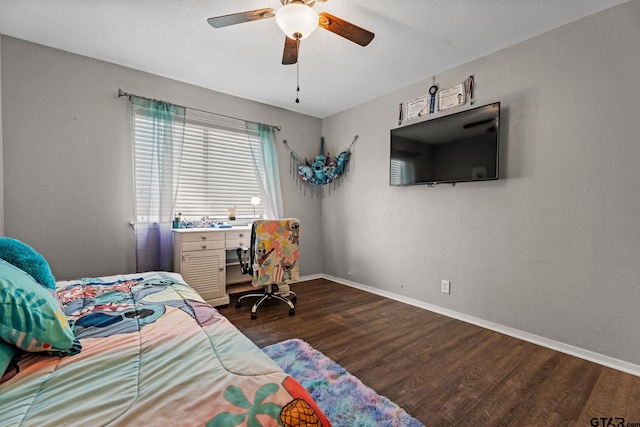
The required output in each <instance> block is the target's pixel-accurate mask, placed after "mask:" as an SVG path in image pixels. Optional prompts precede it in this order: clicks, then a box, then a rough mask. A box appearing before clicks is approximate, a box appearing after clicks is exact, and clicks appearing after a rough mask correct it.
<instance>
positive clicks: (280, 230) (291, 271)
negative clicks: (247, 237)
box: [236, 218, 300, 319]
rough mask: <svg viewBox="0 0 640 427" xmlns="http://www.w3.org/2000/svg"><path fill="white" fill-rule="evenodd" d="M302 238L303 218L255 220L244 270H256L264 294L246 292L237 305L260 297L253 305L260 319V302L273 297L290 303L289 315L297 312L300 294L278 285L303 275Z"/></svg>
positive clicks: (256, 280) (253, 312)
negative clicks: (301, 272) (249, 257)
mask: <svg viewBox="0 0 640 427" xmlns="http://www.w3.org/2000/svg"><path fill="white" fill-rule="evenodd" d="M299 238H300V221H299V220H297V219H295V218H287V219H276V220H256V221H255V222H254V223H253V228H252V231H251V248H250V249H249V252H250V256H251V260H250V262H248V263H246V264H245V267H243V271H245V272H246V273H250V274H251V273H253V280H252V284H253V286H255V287H258V286H262V287H264V293H262V294H258V293H256V294H248V295H243V296H241V297H240V298H238V301H237V302H236V307H240V305H241V301H242V300H244V299H245V298H260V299H259V300H258V301H257V302H256V303H255V304H253V307H252V308H251V318H252V319H255V318H256V311H257V310H258V307H259V306H260V304H262V303H263V302H265V301H266V300H270V299H276V300H279V301H282V302H284V303H286V304H288V305H289V316H293V314H294V313H295V305H294V304H295V303H296V294H295V293H294V292H292V291H290V290H289V291H284V292H281V291H280V290H279V289H278V285H281V284H289V283H292V282H295V281H297V280H298V278H299V268H298V240H299ZM239 256H240V252H239ZM241 264H243V263H242V262H241ZM249 266H251V268H248V267H249ZM287 296H289V297H290V298H287Z"/></svg>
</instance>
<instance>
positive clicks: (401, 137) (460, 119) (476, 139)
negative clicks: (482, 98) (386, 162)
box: [389, 102, 500, 185]
mask: <svg viewBox="0 0 640 427" xmlns="http://www.w3.org/2000/svg"><path fill="white" fill-rule="evenodd" d="M499 140H500V103H499V102H496V103H493V104H489V105H485V106H483V107H477V108H473V109H471V110H466V111H462V112H459V113H455V114H450V115H448V116H443V117H438V118H435V119H431V120H427V121H423V122H420V123H414V124H412V125H408V126H404V127H400V128H396V129H392V130H391V156H390V167H389V169H390V173H389V184H390V185H415V184H428V185H433V184H440V183H448V184H453V183H456V182H468V181H487V180H493V179H498V150H499Z"/></svg>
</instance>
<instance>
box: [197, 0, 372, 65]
mask: <svg viewBox="0 0 640 427" xmlns="http://www.w3.org/2000/svg"><path fill="white" fill-rule="evenodd" d="M319 1H321V2H323V3H324V2H326V1H327V0H319ZM280 2H281V3H282V5H283V6H282V7H281V8H280V9H278V11H275V10H274V9H272V8H265V9H257V10H250V11H247V12H240V13H232V14H230V15H222V16H214V17H213V18H209V19H208V20H207V21H208V22H209V24H211V26H212V27H214V28H222V27H227V26H229V25H235V24H241V23H243V22H250V21H258V20H261V19H266V18H272V17H274V16H275V18H276V23H277V24H278V26H279V27H280V29H281V30H282V31H283V32H284V33H285V41H284V52H283V54H282V63H283V64H284V65H288V64H295V63H297V62H298V51H299V49H300V40H302V39H304V38H306V37H307V36H309V34H311V33H312V32H313V31H314V30H315V29H316V28H317V27H321V28H324V29H325V30H329V31H331V32H332V33H334V34H337V35H339V36H341V37H344V38H345V39H347V40H350V41H352V42H354V43H356V44H359V45H360V46H366V45H368V44H369V43H370V42H371V40H373V37H374V34H373V33H372V32H371V31H368V30H365V29H364V28H361V27H358V26H357V25H354V24H352V23H350V22H347V21H345V20H343V19H340V18H338V17H336V16H333V15H330V14H328V13H326V12H322V13H317V12H316V11H315V10H313V5H314V4H315V3H316V0H280Z"/></svg>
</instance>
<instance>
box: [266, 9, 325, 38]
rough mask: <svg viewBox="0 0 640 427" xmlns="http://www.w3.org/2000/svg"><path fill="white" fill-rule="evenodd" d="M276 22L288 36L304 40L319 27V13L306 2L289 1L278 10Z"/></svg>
mask: <svg viewBox="0 0 640 427" xmlns="http://www.w3.org/2000/svg"><path fill="white" fill-rule="evenodd" d="M276 23H277V24H278V27H280V29H281V30H282V31H283V32H284V33H285V34H286V36H287V37H289V38H291V39H297V40H302V39H304V38H306V37H308V36H309V34H311V33H312V32H313V31H314V30H315V29H316V28H318V13H317V12H316V11H315V10H313V9H312V8H310V7H309V6H307V5H306V4H304V3H289V4H286V5H284V6H282V7H281V8H280V9H278V11H277V12H276Z"/></svg>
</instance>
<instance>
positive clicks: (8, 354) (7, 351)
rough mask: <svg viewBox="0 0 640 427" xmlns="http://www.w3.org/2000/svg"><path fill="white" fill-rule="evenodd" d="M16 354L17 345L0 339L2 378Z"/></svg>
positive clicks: (0, 371) (0, 373) (0, 376)
mask: <svg viewBox="0 0 640 427" xmlns="http://www.w3.org/2000/svg"><path fill="white" fill-rule="evenodd" d="M14 354H16V347H15V346H13V345H11V344H9V343H7V342H5V341H4V340H2V339H0V378H2V376H3V375H4V371H6V370H7V367H8V366H9V362H11V358H13V355H14Z"/></svg>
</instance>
